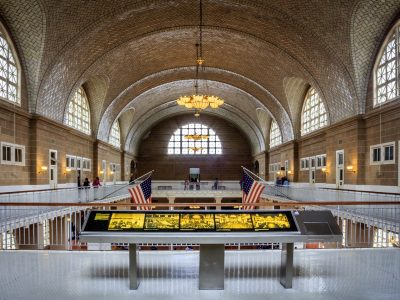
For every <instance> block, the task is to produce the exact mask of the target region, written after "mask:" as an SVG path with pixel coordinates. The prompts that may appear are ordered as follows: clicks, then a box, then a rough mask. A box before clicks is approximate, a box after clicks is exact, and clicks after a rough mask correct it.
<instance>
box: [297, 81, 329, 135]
mask: <svg viewBox="0 0 400 300" xmlns="http://www.w3.org/2000/svg"><path fill="white" fill-rule="evenodd" d="M326 125H328V115H327V113H326V110H325V105H324V103H323V102H322V100H321V97H320V96H319V94H318V93H317V92H316V90H315V89H314V88H310V89H309V90H308V93H307V95H306V98H305V101H304V105H303V110H302V112H301V135H305V134H307V133H310V132H313V131H315V130H317V129H319V128H322V127H324V126H326Z"/></svg>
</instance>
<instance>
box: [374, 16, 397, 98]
mask: <svg viewBox="0 0 400 300" xmlns="http://www.w3.org/2000/svg"><path fill="white" fill-rule="evenodd" d="M399 30H400V24H399V23H397V25H396V26H394V28H393V29H392V30H391V31H390V33H389V34H388V37H387V38H386V42H385V43H384V44H383V46H382V49H381V52H380V53H381V54H380V56H379V57H378V60H377V62H376V65H375V72H374V75H375V80H374V82H375V88H374V91H375V97H374V106H376V105H380V104H382V103H385V102H387V101H391V100H394V99H396V98H397V97H398V96H399V88H398V85H399V63H400V58H399V54H400V53H399V39H400V33H399Z"/></svg>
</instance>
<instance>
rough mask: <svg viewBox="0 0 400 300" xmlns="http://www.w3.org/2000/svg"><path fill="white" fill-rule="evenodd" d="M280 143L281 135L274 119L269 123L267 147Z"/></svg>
mask: <svg viewBox="0 0 400 300" xmlns="http://www.w3.org/2000/svg"><path fill="white" fill-rule="evenodd" d="M280 144H282V135H281V131H280V130H279V127H278V124H277V123H276V121H275V120H273V121H272V123H271V130H270V132H269V147H270V148H272V147H275V146H278V145H280Z"/></svg>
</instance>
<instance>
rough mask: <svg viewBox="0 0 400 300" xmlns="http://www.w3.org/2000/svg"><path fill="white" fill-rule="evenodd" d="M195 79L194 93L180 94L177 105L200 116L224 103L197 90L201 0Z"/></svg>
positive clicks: (200, 57) (200, 48) (201, 62)
mask: <svg viewBox="0 0 400 300" xmlns="http://www.w3.org/2000/svg"><path fill="white" fill-rule="evenodd" d="M196 53H197V54H196V77H195V78H196V79H195V81H194V91H195V92H194V94H193V95H191V96H181V97H179V98H178V99H177V100H176V103H177V104H178V105H181V106H184V107H186V108H188V109H194V110H195V114H194V115H195V116H196V117H199V116H200V111H201V110H203V109H206V108H208V107H211V108H213V109H216V108H218V107H220V106H221V105H222V104H224V100H222V99H221V98H220V97H218V96H214V95H207V94H205V95H200V94H199V92H198V87H199V85H198V81H199V71H200V66H201V67H202V68H204V62H205V59H204V57H203V7H202V0H200V18H199V42H198V43H197V44H196Z"/></svg>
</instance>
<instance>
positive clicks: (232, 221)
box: [85, 211, 298, 232]
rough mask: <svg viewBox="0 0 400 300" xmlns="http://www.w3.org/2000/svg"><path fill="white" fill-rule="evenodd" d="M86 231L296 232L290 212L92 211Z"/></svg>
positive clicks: (87, 221)
mask: <svg viewBox="0 0 400 300" xmlns="http://www.w3.org/2000/svg"><path fill="white" fill-rule="evenodd" d="M85 231H86V232H93V231H96V232H107V231H109V232H135V231H139V232H148V231H161V232H163V231H166V232H171V231H172V232H180V231H203V232H236V231H239V232H240V231H250V232H255V231H270V232H282V231H283V232H286V231H287V232H296V231H298V228H297V225H296V222H295V219H294V218H293V215H292V212H291V211H254V212H245V211H243V212H240V211H239V212H238V211H229V212H205V211H190V212H184V213H183V212H170V211H168V212H166V211H151V212H143V211H92V212H90V215H89V216H88V218H87V220H86V224H85Z"/></svg>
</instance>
